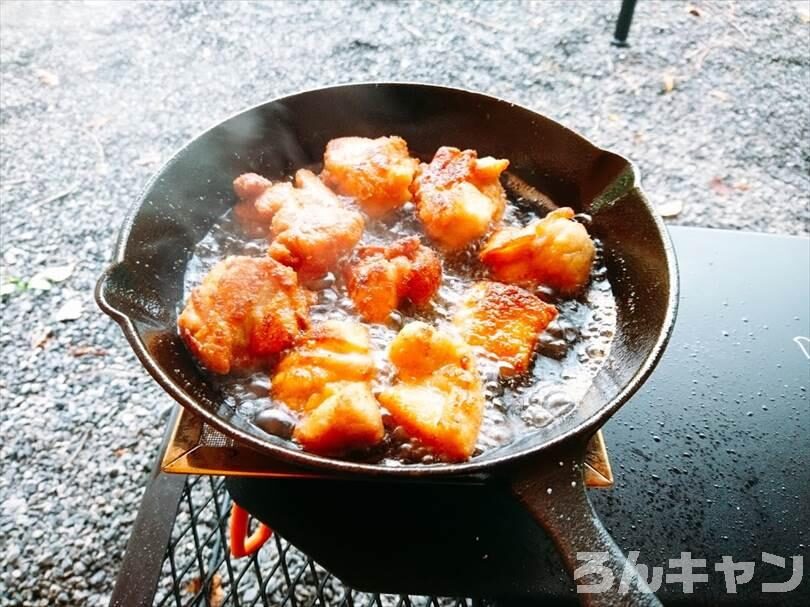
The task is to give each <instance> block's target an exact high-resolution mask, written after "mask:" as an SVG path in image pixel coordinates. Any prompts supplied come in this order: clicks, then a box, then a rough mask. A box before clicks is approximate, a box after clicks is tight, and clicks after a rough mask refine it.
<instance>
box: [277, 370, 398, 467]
mask: <svg viewBox="0 0 810 607" xmlns="http://www.w3.org/2000/svg"><path fill="white" fill-rule="evenodd" d="M323 394H324V395H325V398H324V400H323V401H322V402H321V404H320V405H318V406H317V407H316V408H315V409H314V410H313V411H312V412H311V413H309V415H307V416H306V417H305V418H304V419H303V420H302V421H301V422H300V423H298V425H297V426H296V427H295V431H294V432H293V438H294V439H295V440H296V441H298V443H299V444H300V445H301V446H302V447H303V448H304V449H306V450H307V451H312V452H314V453H321V454H324V455H338V454H341V453H345V452H346V451H355V450H359V449H363V448H366V447H371V446H373V445H376V444H377V443H379V442H380V441H381V440H382V439H383V436H384V435H385V428H384V427H383V421H382V415H381V413H380V405H379V404H378V403H377V400H376V399H375V398H374V395H373V394H372V393H371V388H370V387H369V385H368V384H367V383H363V382H335V383H330V384H327V386H326V388H325V389H324V392H323Z"/></svg>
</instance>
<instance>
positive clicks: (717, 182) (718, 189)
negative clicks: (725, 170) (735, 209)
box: [709, 176, 733, 196]
mask: <svg viewBox="0 0 810 607" xmlns="http://www.w3.org/2000/svg"><path fill="white" fill-rule="evenodd" d="M709 187H710V188H711V189H712V191H713V192H714V193H715V194H717V195H718V196H728V195H729V194H731V193H732V192H733V190H732V189H731V188H730V187H729V186H728V184H727V183H726V182H725V181H723V178H722V177H717V176H715V177H712V178H711V180H710V181H709Z"/></svg>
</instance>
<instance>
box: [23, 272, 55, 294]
mask: <svg viewBox="0 0 810 607" xmlns="http://www.w3.org/2000/svg"><path fill="white" fill-rule="evenodd" d="M28 288H29V289H36V290H37V291H48V290H49V289H50V288H51V283H50V281H49V280H48V279H47V278H45V277H44V276H41V275H39V274H34V275H33V276H32V277H31V280H29V281H28Z"/></svg>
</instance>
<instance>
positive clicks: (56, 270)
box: [37, 263, 76, 282]
mask: <svg viewBox="0 0 810 607" xmlns="http://www.w3.org/2000/svg"><path fill="white" fill-rule="evenodd" d="M75 268H76V264H72V263H69V264H67V265H65V266H53V267H51V268H45V269H44V270H42V272H38V273H37V274H38V275H39V274H42V276H44V277H45V278H46V279H48V280H50V281H51V282H62V281H64V280H67V279H68V278H70V275H71V274H73V270H74V269H75Z"/></svg>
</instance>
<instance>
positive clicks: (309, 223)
mask: <svg viewBox="0 0 810 607" xmlns="http://www.w3.org/2000/svg"><path fill="white" fill-rule="evenodd" d="M234 190H235V191H236V194H237V196H238V197H239V199H240V202H239V203H238V204H237V206H236V208H235V210H234V213H235V214H236V216H237V217H238V218H239V219H240V221H242V222H243V225H244V226H246V229H247V230H248V231H249V232H250V233H252V234H257V233H261V232H262V231H266V232H267V233H268V234H269V237H270V238H271V239H272V242H271V244H270V249H269V255H270V257H272V258H273V259H276V260H278V261H280V262H281V263H283V264H284V265H287V266H290V267H291V268H293V269H295V270H296V271H297V272H298V274H299V275H300V277H301V279H302V280H311V279H314V278H319V277H321V276H323V275H324V274H326V273H327V272H328V271H329V270H331V269H334V268H335V266H336V265H337V262H338V260H339V259H340V258H341V257H342V256H343V255H345V254H347V253H349V252H350V251H351V250H352V249H353V248H354V245H356V244H357V242H358V241H359V240H360V237H361V236H362V235H363V227H364V222H363V216H362V215H361V214H360V213H359V212H357V211H354V210H351V209H348V208H346V207H345V206H344V205H343V203H342V202H341V200H340V199H339V198H338V197H337V196H336V195H335V194H334V192H332V191H331V190H330V189H329V188H328V187H326V185H325V184H324V183H323V182H322V181H321V180H320V179H319V178H318V176H317V175H315V174H314V173H313V172H312V171H308V170H306V169H301V170H299V171H297V172H296V173H295V184H294V185H293V184H291V183H288V182H282V183H275V184H273V183H271V182H270V181H268V180H267V179H264V178H263V177H260V176H259V175H255V174H253V173H248V174H245V175H241V176H240V177H238V178H237V179H236V180H235V181H234ZM268 226H269V228H268Z"/></svg>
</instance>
